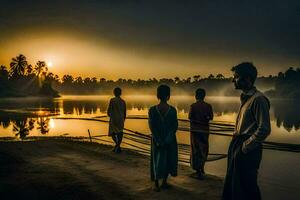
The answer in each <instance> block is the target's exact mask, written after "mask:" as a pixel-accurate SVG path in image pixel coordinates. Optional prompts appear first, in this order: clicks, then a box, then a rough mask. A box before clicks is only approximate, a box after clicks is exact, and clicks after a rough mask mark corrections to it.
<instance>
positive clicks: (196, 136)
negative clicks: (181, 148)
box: [189, 88, 213, 180]
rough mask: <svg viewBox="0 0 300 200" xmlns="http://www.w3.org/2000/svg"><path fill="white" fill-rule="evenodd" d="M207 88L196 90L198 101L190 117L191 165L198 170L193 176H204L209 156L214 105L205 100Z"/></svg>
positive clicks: (199, 177)
mask: <svg viewBox="0 0 300 200" xmlns="http://www.w3.org/2000/svg"><path fill="white" fill-rule="evenodd" d="M205 94H206V92H205V90H204V89H202V88H199V89H197V90H196V94H195V98H196V102H195V103H193V104H192V105H191V108H190V112H189V119H190V125H191V158H190V162H191V167H192V168H193V170H195V171H196V173H195V174H192V176H193V177H195V178H198V179H200V180H202V179H203V178H204V165H205V161H206V159H207V156H208V150H209V145H208V136H209V121H210V120H212V119H213V110H212V106H211V105H210V104H208V103H206V102H205V101H204V98H205Z"/></svg>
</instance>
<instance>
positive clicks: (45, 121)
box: [37, 117, 49, 134]
mask: <svg viewBox="0 0 300 200" xmlns="http://www.w3.org/2000/svg"><path fill="white" fill-rule="evenodd" d="M37 124H38V127H37V129H39V130H40V132H41V134H46V133H48V132H49V118H45V117H40V118H39V119H38V121H37Z"/></svg>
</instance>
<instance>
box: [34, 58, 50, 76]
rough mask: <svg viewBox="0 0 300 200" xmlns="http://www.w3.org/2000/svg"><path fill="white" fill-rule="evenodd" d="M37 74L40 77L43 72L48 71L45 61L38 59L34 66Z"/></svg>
mask: <svg viewBox="0 0 300 200" xmlns="http://www.w3.org/2000/svg"><path fill="white" fill-rule="evenodd" d="M34 70H35V73H36V75H37V76H38V77H39V76H40V74H41V73H43V72H47V71H48V68H47V65H46V62H45V61H38V62H37V63H36V65H35V67H34Z"/></svg>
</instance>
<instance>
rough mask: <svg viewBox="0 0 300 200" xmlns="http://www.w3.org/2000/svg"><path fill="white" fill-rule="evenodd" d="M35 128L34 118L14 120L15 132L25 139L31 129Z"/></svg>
mask: <svg viewBox="0 0 300 200" xmlns="http://www.w3.org/2000/svg"><path fill="white" fill-rule="evenodd" d="M33 128H34V120H33V119H29V120H28V119H27V118H24V119H17V120H16V121H14V122H13V132H14V133H15V135H16V136H17V137H20V139H24V138H25V137H26V136H27V135H29V131H31V130H32V129H33Z"/></svg>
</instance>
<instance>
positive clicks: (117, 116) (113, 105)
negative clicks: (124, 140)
mask: <svg viewBox="0 0 300 200" xmlns="http://www.w3.org/2000/svg"><path fill="white" fill-rule="evenodd" d="M107 115H108V116H109V129H108V135H110V136H112V134H114V133H122V132H123V129H124V121H125V118H126V103H125V101H124V100H123V99H122V98H120V97H114V98H112V99H111V100H110V102H109V106H108V109H107Z"/></svg>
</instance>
